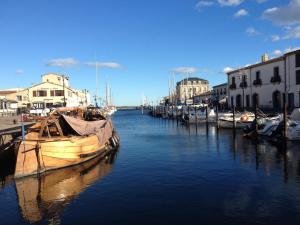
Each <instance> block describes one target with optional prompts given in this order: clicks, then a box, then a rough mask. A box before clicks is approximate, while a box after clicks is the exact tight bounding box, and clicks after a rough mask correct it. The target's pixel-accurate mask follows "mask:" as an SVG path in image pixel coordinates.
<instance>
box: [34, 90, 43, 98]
mask: <svg viewBox="0 0 300 225" xmlns="http://www.w3.org/2000/svg"><path fill="white" fill-rule="evenodd" d="M32 96H33V97H45V96H47V91H45V90H40V91H33V92H32Z"/></svg>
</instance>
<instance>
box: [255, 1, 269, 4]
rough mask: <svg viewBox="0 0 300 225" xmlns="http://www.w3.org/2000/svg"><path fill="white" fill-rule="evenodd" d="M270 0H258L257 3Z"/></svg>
mask: <svg viewBox="0 0 300 225" xmlns="http://www.w3.org/2000/svg"><path fill="white" fill-rule="evenodd" d="M267 1H268V0H257V3H259V4H261V3H265V2H267Z"/></svg>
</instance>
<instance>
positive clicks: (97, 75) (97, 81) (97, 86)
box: [95, 62, 99, 106]
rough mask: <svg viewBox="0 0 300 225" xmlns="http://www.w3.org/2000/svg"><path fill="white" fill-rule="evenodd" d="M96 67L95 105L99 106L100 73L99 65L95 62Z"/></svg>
mask: <svg viewBox="0 0 300 225" xmlns="http://www.w3.org/2000/svg"><path fill="white" fill-rule="evenodd" d="M95 65H96V97H95V104H96V106H98V103H97V102H98V98H99V71H98V63H97V62H95Z"/></svg>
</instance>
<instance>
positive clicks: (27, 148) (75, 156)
mask: <svg viewBox="0 0 300 225" xmlns="http://www.w3.org/2000/svg"><path fill="white" fill-rule="evenodd" d="M110 149H111V146H110V144H109V142H107V143H105V144H104V145H101V144H100V143H99V141H98V138H97V136H96V135H91V136H88V137H71V138H69V139H68V138H65V139H62V140H46V141H40V140H37V141H34V140H25V141H22V143H21V144H20V146H19V151H18V155H17V163H16V170H15V177H16V178H19V177H25V176H30V175H34V174H40V173H43V172H45V171H49V170H54V169H59V168H64V167H69V166H73V165H77V164H80V163H84V162H86V161H89V160H91V159H93V158H95V157H97V156H99V155H104V154H107V153H108V152H109V150H110Z"/></svg>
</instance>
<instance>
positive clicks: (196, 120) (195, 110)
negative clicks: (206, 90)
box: [194, 106, 198, 129]
mask: <svg viewBox="0 0 300 225" xmlns="http://www.w3.org/2000/svg"><path fill="white" fill-rule="evenodd" d="M194 112H195V122H196V129H197V126H198V116H197V107H196V106H194Z"/></svg>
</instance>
